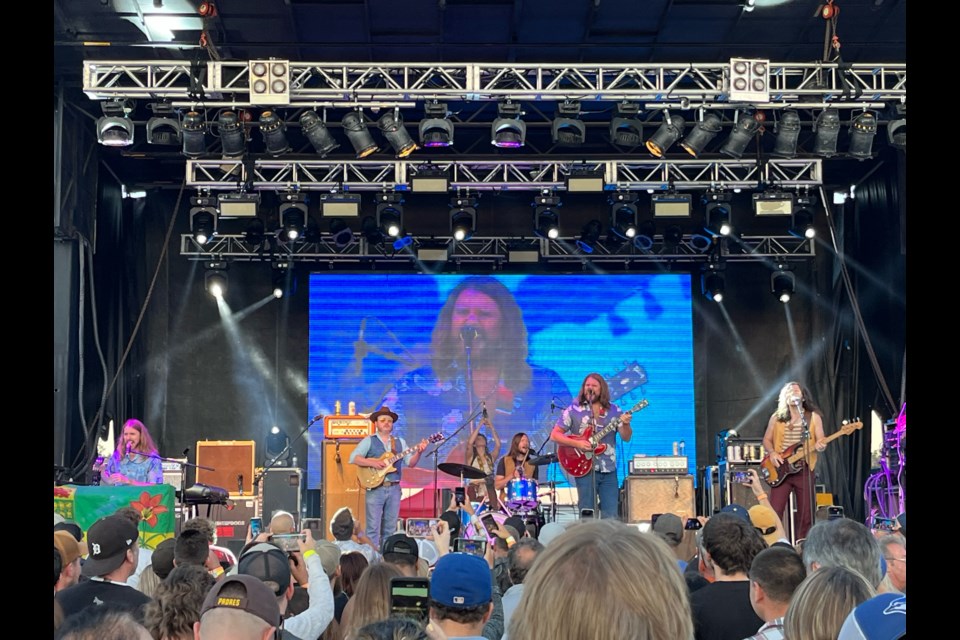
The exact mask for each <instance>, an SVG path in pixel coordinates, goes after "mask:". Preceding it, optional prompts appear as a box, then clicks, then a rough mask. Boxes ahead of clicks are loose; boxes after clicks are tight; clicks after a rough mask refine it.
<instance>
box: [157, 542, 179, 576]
mask: <svg viewBox="0 0 960 640" xmlns="http://www.w3.org/2000/svg"><path fill="white" fill-rule="evenodd" d="M176 546H177V541H176V539H175V538H167V539H166V540H164V541H163V542H161V543H160V544H158V545H157V548H156V549H154V550H153V555H152V556H150V566H151V567H153V572H154V573H155V574H157V577H158V578H160V579H161V580H166V579H167V576H168V575H170V572H171V571H173V552H174V549H175V548H176Z"/></svg>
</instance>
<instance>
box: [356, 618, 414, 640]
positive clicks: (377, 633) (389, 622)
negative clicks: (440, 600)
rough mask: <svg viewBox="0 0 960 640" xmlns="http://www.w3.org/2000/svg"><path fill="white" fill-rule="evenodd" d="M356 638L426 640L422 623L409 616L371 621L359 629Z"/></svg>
mask: <svg viewBox="0 0 960 640" xmlns="http://www.w3.org/2000/svg"><path fill="white" fill-rule="evenodd" d="M355 638H356V640H428V638H430V636H429V635H428V634H427V632H426V630H425V629H424V628H423V625H422V624H420V623H419V622H417V621H416V620H411V619H409V618H387V619H386V620H380V621H379V622H371V623H370V624H368V625H366V626H365V627H363V628H362V629H360V630H359V631H357V635H356V636H355Z"/></svg>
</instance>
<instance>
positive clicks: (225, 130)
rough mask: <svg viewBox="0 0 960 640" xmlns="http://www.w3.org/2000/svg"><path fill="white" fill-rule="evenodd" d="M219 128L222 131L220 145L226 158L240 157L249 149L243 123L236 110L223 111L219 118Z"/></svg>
mask: <svg viewBox="0 0 960 640" xmlns="http://www.w3.org/2000/svg"><path fill="white" fill-rule="evenodd" d="M217 130H218V131H219V133H220V145H221V146H222V147H223V156H224V157H225V158H239V157H240V156H242V155H243V154H244V153H246V151H247V141H246V136H245V135H244V131H243V123H241V122H240V118H239V117H238V116H237V113H236V112H235V111H221V112H220V116H219V117H218V118H217Z"/></svg>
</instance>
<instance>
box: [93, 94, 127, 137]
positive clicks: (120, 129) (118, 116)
mask: <svg viewBox="0 0 960 640" xmlns="http://www.w3.org/2000/svg"><path fill="white" fill-rule="evenodd" d="M100 109H101V110H102V111H103V117H102V118H100V119H99V120H97V142H99V143H100V144H102V145H103V146H105V147H129V146H130V145H132V144H133V121H132V120H130V117H129V116H130V112H131V111H133V104H132V103H130V102H127V101H125V102H101V103H100Z"/></svg>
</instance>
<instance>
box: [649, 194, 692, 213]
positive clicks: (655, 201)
mask: <svg viewBox="0 0 960 640" xmlns="http://www.w3.org/2000/svg"><path fill="white" fill-rule="evenodd" d="M691 200H692V198H691V196H690V194H689V193H663V194H655V195H654V196H653V197H652V198H651V199H650V202H651V205H652V206H653V215H654V217H657V218H661V217H667V218H689V217H690V204H691Z"/></svg>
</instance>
